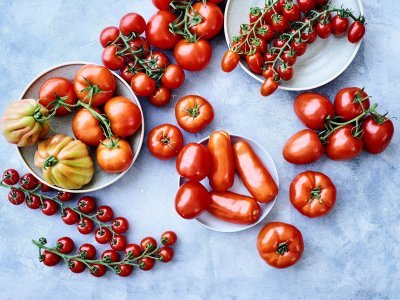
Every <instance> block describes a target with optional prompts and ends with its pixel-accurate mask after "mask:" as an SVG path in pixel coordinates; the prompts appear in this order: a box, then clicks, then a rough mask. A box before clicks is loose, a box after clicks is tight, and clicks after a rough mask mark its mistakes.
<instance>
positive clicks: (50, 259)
mask: <svg viewBox="0 0 400 300" xmlns="http://www.w3.org/2000/svg"><path fill="white" fill-rule="evenodd" d="M40 261H42V262H43V263H44V264H45V265H46V266H48V267H54V266H55V265H57V264H58V263H59V262H60V261H61V256H58V255H57V254H55V253H53V252H50V251H48V250H44V251H43V253H42V255H41V256H40Z"/></svg>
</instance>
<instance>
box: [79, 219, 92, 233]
mask: <svg viewBox="0 0 400 300" xmlns="http://www.w3.org/2000/svg"><path fill="white" fill-rule="evenodd" d="M93 229H94V224H93V221H92V220H91V219H88V218H86V217H83V218H82V220H80V221H79V223H78V231H79V232H80V233H82V234H89V233H91V232H92V231H93Z"/></svg>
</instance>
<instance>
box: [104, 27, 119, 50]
mask: <svg viewBox="0 0 400 300" xmlns="http://www.w3.org/2000/svg"><path fill="white" fill-rule="evenodd" d="M118 37H119V29H118V27H115V26H110V27H106V28H104V29H103V30H102V31H101V33H100V44H101V45H102V46H103V48H105V47H107V46H108V45H109V44H111V43H113V42H114V41H116V40H117V39H118Z"/></svg>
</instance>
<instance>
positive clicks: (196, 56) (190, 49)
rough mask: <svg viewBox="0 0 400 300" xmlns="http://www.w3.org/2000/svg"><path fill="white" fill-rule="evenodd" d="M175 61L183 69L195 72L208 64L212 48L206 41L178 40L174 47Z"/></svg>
mask: <svg viewBox="0 0 400 300" xmlns="http://www.w3.org/2000/svg"><path fill="white" fill-rule="evenodd" d="M174 56H175V59H176V62H177V63H178V64H179V65H180V66H181V67H182V68H183V69H185V70H188V71H192V72H196V71H201V70H203V69H204V68H206V67H207V66H208V64H209V63H210V60H211V56H212V48H211V45H210V43H209V42H208V41H206V40H197V41H196V42H190V41H187V40H185V39H182V40H180V41H179V42H178V43H177V44H176V46H175V48H174Z"/></svg>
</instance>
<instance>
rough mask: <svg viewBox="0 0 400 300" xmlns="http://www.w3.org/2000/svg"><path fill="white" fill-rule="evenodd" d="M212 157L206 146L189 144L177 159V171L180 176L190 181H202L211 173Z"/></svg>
mask: <svg viewBox="0 0 400 300" xmlns="http://www.w3.org/2000/svg"><path fill="white" fill-rule="evenodd" d="M210 168H211V155H210V152H209V151H208V148H207V147H206V146H203V145H201V144H196V143H189V144H187V145H186V146H185V147H183V149H182V150H181V152H179V156H178V158H177V159H176V170H177V171H178V173H179V175H181V176H182V177H185V178H187V179H189V180H194V181H201V180H203V179H204V178H206V176H207V175H208V173H209V172H210Z"/></svg>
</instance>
